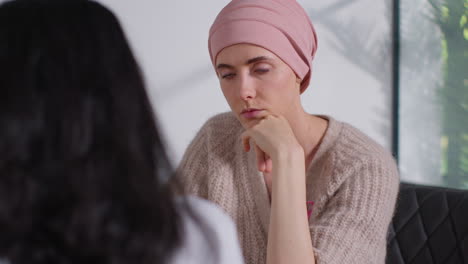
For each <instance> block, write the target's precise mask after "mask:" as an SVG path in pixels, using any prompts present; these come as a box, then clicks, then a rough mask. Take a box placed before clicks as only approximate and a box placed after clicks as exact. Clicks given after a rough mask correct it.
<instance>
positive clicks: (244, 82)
mask: <svg viewBox="0 0 468 264" xmlns="http://www.w3.org/2000/svg"><path fill="white" fill-rule="evenodd" d="M239 95H240V98H241V99H242V100H251V99H254V98H255V95H256V91H255V83H254V81H253V80H252V79H251V78H249V77H248V76H246V77H242V78H241V80H240V82H239Z"/></svg>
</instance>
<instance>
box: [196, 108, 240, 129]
mask: <svg viewBox="0 0 468 264" xmlns="http://www.w3.org/2000/svg"><path fill="white" fill-rule="evenodd" d="M241 129H242V125H241V124H240V122H239V120H237V118H236V117H235V116H234V114H233V113H232V112H225V113H220V114H216V115H214V116H212V117H211V118H209V119H208V120H207V121H206V122H205V124H204V125H203V126H202V129H201V130H202V131H203V130H209V131H211V132H215V133H218V134H219V133H221V134H223V133H227V134H230V133H232V132H237V131H239V130H241Z"/></svg>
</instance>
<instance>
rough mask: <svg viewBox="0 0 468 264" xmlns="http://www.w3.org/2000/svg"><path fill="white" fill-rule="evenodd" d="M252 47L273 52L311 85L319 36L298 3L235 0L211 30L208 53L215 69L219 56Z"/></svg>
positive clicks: (270, 0) (224, 9)
mask: <svg viewBox="0 0 468 264" xmlns="http://www.w3.org/2000/svg"><path fill="white" fill-rule="evenodd" d="M240 43H246V44H253V45H257V46H260V47H262V48H265V49H267V50H269V51H271V52H273V53H274V54H275V55H276V56H278V57H279V58H281V60H283V61H284V62H285V63H286V64H287V65H289V67H290V68H291V69H292V70H293V71H294V72H295V74H296V75H297V77H299V78H300V79H301V80H302V82H301V92H303V91H304V90H305V89H306V88H307V87H308V85H309V82H310V77H311V73H312V60H313V58H314V55H315V52H316V50H317V36H316V33H315V29H314V27H313V25H312V22H311V21H310V19H309V17H308V15H307V13H306V12H305V11H304V9H303V8H302V7H301V6H300V5H299V3H297V2H296V0H232V1H231V2H230V3H229V4H228V5H227V6H225V7H224V8H223V10H221V12H220V13H219V14H218V16H217V17H216V19H215V21H214V23H213V25H212V26H211V28H210V33H209V38H208V49H209V52H210V57H211V61H212V63H213V65H214V66H215V64H216V57H217V55H218V53H219V52H220V51H221V50H222V49H224V48H226V47H229V46H231V45H234V44H240Z"/></svg>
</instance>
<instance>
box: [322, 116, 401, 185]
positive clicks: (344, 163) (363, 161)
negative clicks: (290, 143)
mask: <svg viewBox="0 0 468 264" xmlns="http://www.w3.org/2000/svg"><path fill="white" fill-rule="evenodd" d="M330 122H332V124H331V125H332V126H333V127H334V130H335V132H333V133H334V134H335V139H334V142H333V144H332V147H330V151H329V157H331V159H330V160H333V162H334V165H333V166H334V167H336V170H337V171H336V172H337V173H336V174H339V175H340V177H339V178H341V179H340V180H338V181H339V182H341V181H344V180H346V178H348V176H351V175H352V174H363V170H367V169H368V168H369V167H371V168H373V169H375V170H379V171H381V173H380V176H382V177H379V179H380V180H383V181H386V180H391V181H395V182H396V181H399V173H398V168H397V165H396V161H395V158H394V157H393V156H392V154H391V153H390V151H388V150H387V149H385V148H384V147H383V146H382V145H380V144H379V143H377V142H376V141H375V140H374V139H372V138H370V137H369V136H368V135H366V134H365V133H364V132H362V131H361V130H359V129H357V128H356V127H354V126H352V125H350V124H348V123H345V122H341V121H337V120H334V119H332V118H330Z"/></svg>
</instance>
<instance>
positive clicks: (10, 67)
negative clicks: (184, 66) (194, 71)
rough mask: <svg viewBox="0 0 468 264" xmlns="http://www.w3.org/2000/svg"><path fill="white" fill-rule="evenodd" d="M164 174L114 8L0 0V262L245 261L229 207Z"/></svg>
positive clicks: (58, 0)
mask: <svg viewBox="0 0 468 264" xmlns="http://www.w3.org/2000/svg"><path fill="white" fill-rule="evenodd" d="M171 174H172V172H171V166H170V164H169V162H168V159H167V156H166V153H165V151H164V147H163V143H162V140H161V137H160V136H159V134H158V130H157V127H156V123H155V117H154V116H153V111H152V108H151V105H150V102H149V99H148V96H147V93H146V91H145V87H144V84H143V80H142V76H141V74H140V71H139V68H138V65H137V62H136V61H135V59H134V56H133V54H132V52H131V50H130V48H129V45H128V43H127V40H126V39H125V36H124V33H123V31H122V29H121V27H120V25H119V22H118V21H117V19H116V17H115V16H114V15H113V14H112V13H111V12H110V11H109V10H107V9H106V8H105V7H103V6H102V5H100V4H98V3H96V2H92V1H84V0H73V1H63V0H42V1H41V0H31V1H21V0H18V1H8V2H4V3H2V4H1V5H0V263H2V264H4V263H7V264H34V263H63V264H65V263H67V264H70V263H80V264H83V263H87V264H91V263H99V264H104V263H114V264H121V263H139V264H144V263H147V264H157V263H180V264H186V263H203V264H205V263H242V258H241V253H240V249H239V246H238V242H237V238H236V233H235V229H234V225H233V224H232V222H231V220H230V219H229V218H228V216H226V215H224V214H223V213H222V211H221V210H219V209H218V208H216V207H215V206H214V205H212V204H210V203H208V202H205V201H202V200H201V199H198V198H186V197H180V198H176V197H174V196H173V195H172V192H169V190H168V187H167V184H165V182H166V181H167V179H168V178H169V177H170V176H171Z"/></svg>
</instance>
